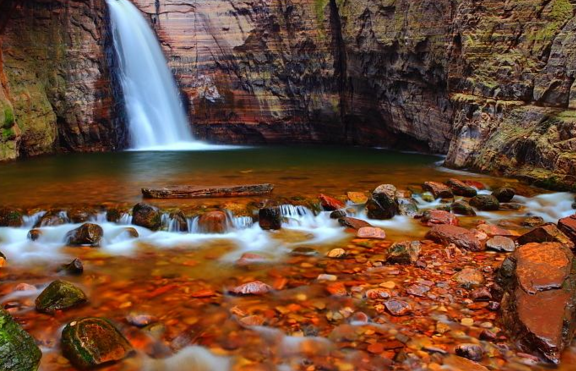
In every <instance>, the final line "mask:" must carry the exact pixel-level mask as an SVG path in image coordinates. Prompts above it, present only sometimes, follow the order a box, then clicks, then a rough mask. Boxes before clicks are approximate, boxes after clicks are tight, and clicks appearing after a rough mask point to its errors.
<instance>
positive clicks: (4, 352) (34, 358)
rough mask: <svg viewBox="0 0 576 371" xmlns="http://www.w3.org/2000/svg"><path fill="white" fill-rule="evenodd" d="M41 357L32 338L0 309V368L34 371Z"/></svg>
mask: <svg viewBox="0 0 576 371" xmlns="http://www.w3.org/2000/svg"><path fill="white" fill-rule="evenodd" d="M41 357H42V352H40V349H39V348H38V346H37V345H36V343H35V342H34V338H32V336H30V334H28V333H27V332H26V331H24V329H22V327H21V326H20V325H19V324H18V323H16V321H14V319H13V318H12V316H11V315H10V314H9V313H8V312H6V311H5V310H3V309H0V370H11V371H35V370H37V369H38V365H39V364H40V358H41Z"/></svg>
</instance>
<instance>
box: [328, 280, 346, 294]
mask: <svg viewBox="0 0 576 371" xmlns="http://www.w3.org/2000/svg"><path fill="white" fill-rule="evenodd" d="M326 290H328V292H329V293H330V294H331V295H336V296H345V295H346V294H347V293H348V292H347V291H346V286H344V284H343V283H342V282H334V283H331V284H329V285H328V286H326Z"/></svg>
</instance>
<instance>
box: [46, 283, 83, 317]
mask: <svg viewBox="0 0 576 371" xmlns="http://www.w3.org/2000/svg"><path fill="white" fill-rule="evenodd" d="M87 300H88V298H87V297H86V294H84V291H82V290H81V289H79V288H78V287H76V286H74V284H72V283H70V282H67V281H62V280H57V281H54V282H52V283H51V284H50V285H48V287H46V288H45V289H44V291H42V293H41V294H40V295H39V296H38V297H37V298H36V310H37V311H38V312H41V313H54V312H55V311H57V310H64V309H69V308H72V307H75V306H78V305H80V304H83V303H85V302H86V301H87Z"/></svg>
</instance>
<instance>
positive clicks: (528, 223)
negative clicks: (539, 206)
mask: <svg viewBox="0 0 576 371" xmlns="http://www.w3.org/2000/svg"><path fill="white" fill-rule="evenodd" d="M543 224H545V222H544V218H542V217H541V216H529V217H527V218H525V219H524V220H523V221H522V226H523V227H539V226H541V225H543Z"/></svg>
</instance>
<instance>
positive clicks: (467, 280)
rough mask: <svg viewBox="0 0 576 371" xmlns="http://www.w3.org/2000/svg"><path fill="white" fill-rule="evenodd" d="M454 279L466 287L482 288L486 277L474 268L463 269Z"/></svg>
mask: <svg viewBox="0 0 576 371" xmlns="http://www.w3.org/2000/svg"><path fill="white" fill-rule="evenodd" d="M453 279H454V281H456V282H458V283H459V284H460V285H462V286H464V287H473V286H480V285H482V284H483V283H484V275H483V274H482V272H480V271H479V270H478V269H474V268H464V269H462V270H461V271H460V272H458V273H456V274H455V275H454V278H453Z"/></svg>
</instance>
